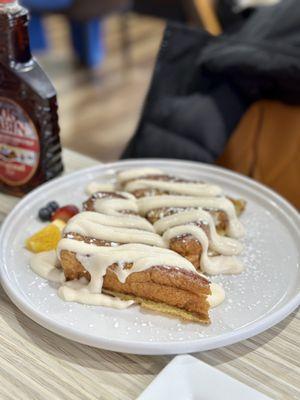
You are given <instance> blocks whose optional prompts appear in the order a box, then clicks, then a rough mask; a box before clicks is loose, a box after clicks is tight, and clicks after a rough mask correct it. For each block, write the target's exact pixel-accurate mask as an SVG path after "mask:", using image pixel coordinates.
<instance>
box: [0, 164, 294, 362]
mask: <svg viewBox="0 0 300 400" xmlns="http://www.w3.org/2000/svg"><path fill="white" fill-rule="evenodd" d="M143 162H145V163H147V164H148V163H149V162H150V163H151V162H154V163H155V162H159V163H160V164H163V165H165V166H166V167H167V168H168V167H171V164H174V163H175V164H176V166H178V164H179V163H180V164H181V165H182V166H183V167H196V168H199V167H200V168H201V169H202V170H204V171H205V170H206V171H208V172H209V171H213V172H217V173H218V175H219V176H220V174H221V175H223V176H224V177H227V178H228V177H229V178H232V179H234V180H235V181H240V182H242V183H247V185H250V186H251V187H252V188H254V189H256V190H258V192H261V193H262V194H264V195H267V196H268V197H269V198H270V199H271V200H272V201H273V202H274V204H275V205H276V206H277V207H278V208H280V209H281V211H284V213H285V216H287V217H288V219H289V222H290V223H291V224H292V225H293V227H294V229H296V231H297V233H298V235H299V237H300V215H299V213H298V211H297V210H296V209H295V208H294V207H293V206H292V205H291V204H290V203H289V202H288V201H287V200H285V199H284V198H283V197H281V196H280V195H279V194H277V193H276V192H274V191H273V190H271V189H269V188H267V187H266V186H264V185H262V184H261V183H259V182H256V181H254V180H253V179H251V178H248V177H246V176H243V175H241V174H238V173H236V172H233V171H229V170H227V169H225V168H222V167H219V166H215V165H207V164H203V163H198V162H194V161H182V160H173V159H168V160H164V159H154V158H152V159H150V158H149V159H144V160H139V159H134V160H132V159H131V160H122V161H118V162H114V163H109V164H99V165H95V166H93V167H90V168H86V169H82V170H79V171H76V172H73V173H70V174H67V175H65V176H62V177H59V178H56V179H54V180H52V181H50V182H47V183H45V184H43V185H41V186H40V187H38V188H37V189H35V190H33V191H32V192H30V193H29V194H28V195H27V196H25V197H24V198H23V199H22V200H21V201H20V202H19V203H18V204H17V205H16V206H15V207H14V209H13V210H12V211H11V212H10V213H9V215H8V216H7V217H6V219H5V220H4V222H3V225H2V227H1V231H0V246H1V243H2V242H3V238H4V236H5V232H6V229H7V227H8V226H9V224H10V223H11V221H13V219H14V217H15V215H16V214H18V213H19V212H22V209H23V208H24V206H25V205H26V204H27V203H30V201H31V199H32V198H33V197H35V196H36V195H38V194H39V193H41V192H44V191H45V190H47V189H48V188H51V187H52V186H55V185H58V184H60V183H63V182H64V181H68V180H69V179H70V177H72V178H76V176H80V175H82V174H84V173H85V174H87V175H88V174H89V173H94V172H95V171H97V172H99V173H101V172H102V171H101V170H103V172H104V171H105V170H109V169H116V168H122V167H141V164H143ZM3 262H4V259H3V254H2V249H1V247H0V281H1V284H2V286H3V288H4V290H5V292H6V293H7V295H8V296H9V297H10V299H11V300H12V302H13V303H14V304H15V305H16V306H17V307H18V308H19V309H20V310H21V311H22V312H23V313H24V314H25V315H27V316H28V317H29V318H31V319H32V320H33V321H35V322H36V323H38V324H39V325H41V326H43V327H44V328H46V329H48V330H50V331H52V332H54V333H56V334H58V335H61V336H63V337H66V338H68V339H71V340H74V341H76V342H79V343H82V344H86V345H90V346H94V347H98V348H102V349H105V350H112V351H118V352H124V353H133V354H144V355H146V354H147V355H163V354H183V353H193V352H198V351H206V350H210V349H216V348H219V347H224V346H228V345H231V344H233V343H237V342H240V341H242V340H245V339H248V338H250V337H252V336H255V335H257V334H259V333H261V332H263V331H265V330H266V329H268V328H271V327H272V326H274V325H276V324H277V323H279V322H280V321H282V320H283V319H284V318H286V317H287V316H288V315H289V314H290V313H292V312H293V311H294V310H295V309H296V308H297V307H298V306H299V305H300V293H298V294H297V295H296V296H294V297H293V298H292V299H290V300H289V301H288V303H287V304H285V305H283V306H281V307H280V308H279V309H278V310H276V311H275V312H273V313H272V314H270V315H268V316H265V317H263V318H262V319H261V320H258V321H255V322H253V323H252V324H249V325H247V326H245V327H242V328H239V329H238V330H236V331H232V332H227V333H224V334H222V335H218V336H216V337H213V338H211V337H209V338H201V339H196V340H191V341H189V342H187V343H186V342H183V343H178V342H177V343H172V342H169V343H168V342H164V343H161V342H155V341H153V342H147V343H135V342H127V341H122V340H119V339H117V340H112V339H105V338H102V337H99V338H97V339H95V338H94V337H93V336H92V335H89V334H88V333H86V334H85V335H82V334H80V333H78V332H76V331H74V330H73V329H72V328H69V327H61V326H60V324H59V323H57V322H55V321H53V320H52V319H51V318H50V317H47V316H46V315H42V314H41V313H39V312H38V311H37V310H35V309H34V308H32V307H31V306H29V305H28V304H27V303H24V302H23V301H22V298H21V297H22V296H21V295H20V294H19V293H18V292H17V291H16V288H14V287H13V286H12V285H11V283H10V281H9V279H8V277H7V275H6V274H5V271H4V269H3V268H2V265H3Z"/></svg>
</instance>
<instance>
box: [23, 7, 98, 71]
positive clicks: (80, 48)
mask: <svg viewBox="0 0 300 400" xmlns="http://www.w3.org/2000/svg"><path fill="white" fill-rule="evenodd" d="M72 2H73V0H51V1H46V0H23V1H22V4H23V5H24V6H25V7H27V8H28V9H29V10H30V11H31V22H30V25H29V32H30V43H31V48H32V49H33V51H40V50H45V49H46V48H47V47H48V41H47V37H46V33H45V30H44V26H43V20H42V14H43V12H49V11H50V12H51V11H59V10H62V12H63V11H64V10H65V9H66V8H68V7H69V6H70V5H71V4H72ZM69 22H70V29H71V36H72V44H73V47H74V49H75V52H76V53H77V56H78V58H79V60H80V61H81V62H82V63H83V64H84V65H86V66H88V67H91V68H93V67H96V66H98V65H99V64H100V63H101V61H102V60H103V58H104V55H105V46H104V42H103V35H102V32H101V24H100V22H99V21H98V20H97V19H93V20H90V21H87V22H79V21H72V20H70V21H69Z"/></svg>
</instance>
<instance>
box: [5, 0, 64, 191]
mask: <svg viewBox="0 0 300 400" xmlns="http://www.w3.org/2000/svg"><path fill="white" fill-rule="evenodd" d="M28 20H29V16H28V11H27V10H26V9H25V8H23V7H22V6H20V5H19V3H18V1H15V0H0V191H2V192H6V193H9V194H13V195H16V196H22V195H24V194H25V193H27V192H29V191H30V190H32V189H34V188H35V187H37V186H38V185H40V184H41V183H43V182H45V181H48V180H49V179H52V178H54V177H55V176H57V175H58V174H60V173H61V172H62V170H63V165H62V160H61V145H60V139H59V125H58V114H57V101H56V92H55V89H54V87H53V86H52V84H51V82H50V80H49V78H48V77H47V75H46V74H45V73H44V71H43V70H42V69H41V67H40V66H39V64H38V63H37V62H36V61H35V59H34V58H32V55H31V52H30V46H29V35H28Z"/></svg>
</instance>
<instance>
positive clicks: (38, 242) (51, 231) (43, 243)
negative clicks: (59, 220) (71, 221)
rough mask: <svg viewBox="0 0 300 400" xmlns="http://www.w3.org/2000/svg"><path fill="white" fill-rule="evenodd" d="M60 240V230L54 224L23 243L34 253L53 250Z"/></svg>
mask: <svg viewBox="0 0 300 400" xmlns="http://www.w3.org/2000/svg"><path fill="white" fill-rule="evenodd" d="M60 239H61V229H60V228H59V227H58V226H57V225H56V224H54V223H52V224H50V225H48V226H46V227H45V228H43V229H42V230H40V231H39V232H37V233H35V234H34V235H32V236H31V237H30V238H28V239H27V240H26V242H25V244H26V248H27V249H28V250H30V251H32V252H34V253H40V252H42V251H50V250H55V249H56V247H57V245H58V242H59V241H60Z"/></svg>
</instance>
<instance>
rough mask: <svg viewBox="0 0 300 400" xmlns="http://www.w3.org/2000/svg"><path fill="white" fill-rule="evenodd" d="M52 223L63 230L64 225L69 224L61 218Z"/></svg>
mask: <svg viewBox="0 0 300 400" xmlns="http://www.w3.org/2000/svg"><path fill="white" fill-rule="evenodd" d="M52 224H53V225H55V226H57V227H58V229H59V230H60V231H61V232H62V231H63V229H64V227H65V226H66V225H67V224H66V223H65V221H63V220H61V219H55V220H54V221H53V222H52Z"/></svg>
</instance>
